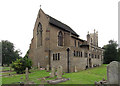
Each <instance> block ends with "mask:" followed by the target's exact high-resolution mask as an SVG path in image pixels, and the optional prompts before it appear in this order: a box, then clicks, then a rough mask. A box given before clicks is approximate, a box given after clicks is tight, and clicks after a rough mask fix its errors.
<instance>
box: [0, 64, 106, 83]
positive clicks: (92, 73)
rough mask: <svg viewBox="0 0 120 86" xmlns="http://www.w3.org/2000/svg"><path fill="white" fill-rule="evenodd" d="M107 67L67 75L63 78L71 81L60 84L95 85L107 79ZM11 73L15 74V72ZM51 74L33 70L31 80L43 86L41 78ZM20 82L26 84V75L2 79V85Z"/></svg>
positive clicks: (30, 75) (104, 65)
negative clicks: (96, 82)
mask: <svg viewBox="0 0 120 86" xmlns="http://www.w3.org/2000/svg"><path fill="white" fill-rule="evenodd" d="M106 66H107V65H106V64H103V65H102V66H100V67H95V68H92V69H87V70H83V71H79V72H76V73H65V74H64V75H63V77H65V78H70V80H69V81H66V82H62V83H60V84H94V82H95V81H100V80H102V78H105V79H107V68H106ZM10 73H12V74H15V72H10ZM49 73H50V72H46V71H45V70H31V73H29V80H30V81H32V82H34V83H36V84H41V81H40V78H42V77H46V76H49V75H50V74H49ZM4 74H5V73H4ZM6 74H9V73H6ZM21 77H23V79H21ZM0 78H1V76H0ZM55 78H56V77H54V78H49V79H47V80H51V79H55ZM18 82H25V74H15V75H13V76H7V77H5V76H3V77H2V84H17V83H18Z"/></svg>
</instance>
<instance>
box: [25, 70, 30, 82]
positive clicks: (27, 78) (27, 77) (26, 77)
mask: <svg viewBox="0 0 120 86" xmlns="http://www.w3.org/2000/svg"><path fill="white" fill-rule="evenodd" d="M25 79H26V81H28V80H29V76H28V68H26V70H25Z"/></svg>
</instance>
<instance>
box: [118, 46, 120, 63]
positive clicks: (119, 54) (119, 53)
mask: <svg viewBox="0 0 120 86" xmlns="http://www.w3.org/2000/svg"><path fill="white" fill-rule="evenodd" d="M118 59H119V62H120V48H118Z"/></svg>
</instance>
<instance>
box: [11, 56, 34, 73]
mask: <svg viewBox="0 0 120 86" xmlns="http://www.w3.org/2000/svg"><path fill="white" fill-rule="evenodd" d="M31 66H32V61H31V59H29V58H20V59H17V60H16V61H15V62H12V68H14V70H15V71H16V73H18V74H22V73H25V69H26V67H27V68H28V69H31Z"/></svg>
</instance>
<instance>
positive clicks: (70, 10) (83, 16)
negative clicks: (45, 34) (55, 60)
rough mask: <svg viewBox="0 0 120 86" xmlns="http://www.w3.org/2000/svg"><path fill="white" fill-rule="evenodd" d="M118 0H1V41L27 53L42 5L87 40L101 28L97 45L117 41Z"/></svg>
mask: <svg viewBox="0 0 120 86" xmlns="http://www.w3.org/2000/svg"><path fill="white" fill-rule="evenodd" d="M118 1H119V0H1V1H0V40H9V41H10V42H12V43H14V45H15V47H16V49H20V50H21V52H22V53H23V54H22V56H24V55H25V53H26V52H27V50H28V49H29V45H30V43H31V39H32V37H33V28H34V25H35V21H36V18H37V14H38V11H39V9H40V5H42V6H41V8H42V10H43V11H44V12H45V13H46V14H48V15H50V16H52V17H54V18H56V19H57V20H59V21H61V22H63V23H65V24H67V25H68V26H70V27H71V28H72V29H73V30H74V31H76V32H77V33H78V34H79V35H80V38H81V39H84V40H86V35H87V32H88V31H89V32H90V33H93V32H94V29H96V31H98V38H99V39H98V41H99V42H98V45H99V46H100V47H103V45H105V44H107V43H108V41H109V40H110V39H114V40H115V41H118Z"/></svg>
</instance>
